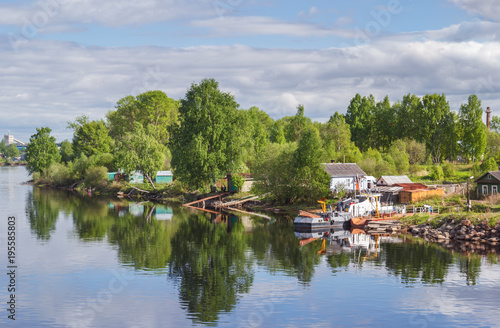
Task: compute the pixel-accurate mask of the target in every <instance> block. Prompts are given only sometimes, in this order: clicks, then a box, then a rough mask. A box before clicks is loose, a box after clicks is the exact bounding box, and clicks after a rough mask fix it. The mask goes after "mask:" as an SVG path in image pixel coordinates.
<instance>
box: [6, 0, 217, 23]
mask: <svg viewBox="0 0 500 328" xmlns="http://www.w3.org/2000/svg"><path fill="white" fill-rule="evenodd" d="M0 10H1V11H2V15H1V16H0V24H5V25H18V26H23V25H27V24H32V25H34V26H36V27H41V26H46V25H47V24H52V23H60V22H71V23H83V24H91V23H97V24H100V25H104V26H125V25H142V24H149V23H154V22H165V21H172V20H180V19H186V18H193V17H206V16H217V14H218V13H217V10H216V8H215V6H214V2H213V1H210V0H197V1H181V0H143V1H132V0H122V1H114V0H71V1H68V0H41V1H37V2H35V1H33V2H31V4H29V5H24V6H22V5H18V6H13V5H1V6H0Z"/></svg>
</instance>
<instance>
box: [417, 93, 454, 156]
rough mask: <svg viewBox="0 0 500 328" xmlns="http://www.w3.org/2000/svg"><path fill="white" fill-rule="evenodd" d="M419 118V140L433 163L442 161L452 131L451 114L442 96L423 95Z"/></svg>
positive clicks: (448, 105)
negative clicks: (423, 142) (423, 143)
mask: <svg viewBox="0 0 500 328" xmlns="http://www.w3.org/2000/svg"><path fill="white" fill-rule="evenodd" d="M422 104H423V107H422V113H421V115H420V118H419V126H418V128H419V131H420V140H422V141H424V140H425V143H426V147H427V151H428V152H429V153H430V155H431V157H432V161H433V162H434V163H439V162H441V161H442V159H443V157H444V156H445V153H446V147H447V144H448V138H447V135H449V134H450V133H451V132H452V131H450V130H453V123H454V122H453V114H452V112H451V110H450V104H449V103H448V101H447V100H446V96H445V95H444V94H441V95H437V94H433V95H425V96H424V97H423V98H422Z"/></svg>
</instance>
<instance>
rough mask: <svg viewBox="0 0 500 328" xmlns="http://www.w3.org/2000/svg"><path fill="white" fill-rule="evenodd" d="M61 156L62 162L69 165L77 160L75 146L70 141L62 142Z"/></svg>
mask: <svg viewBox="0 0 500 328" xmlns="http://www.w3.org/2000/svg"><path fill="white" fill-rule="evenodd" d="M59 153H60V154H61V161H63V162H64V163H68V162H70V161H72V160H73V159H74V158H75V152H74V151H73V145H72V144H71V142H70V141H68V140H64V141H63V142H61V149H60V150H59Z"/></svg>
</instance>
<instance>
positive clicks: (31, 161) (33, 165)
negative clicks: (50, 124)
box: [25, 127, 61, 173]
mask: <svg viewBox="0 0 500 328" xmlns="http://www.w3.org/2000/svg"><path fill="white" fill-rule="evenodd" d="M36 131H37V133H36V134H34V135H32V136H31V138H30V141H29V143H28V146H27V147H26V157H25V158H26V162H27V165H26V168H27V169H28V171H29V172H30V173H33V172H39V173H42V172H43V170H44V169H46V168H48V167H49V166H50V164H52V163H59V162H60V160H61V155H60V154H59V150H58V149H57V145H56V138H54V137H52V136H50V132H51V131H52V130H51V129H49V128H47V127H44V128H37V129H36Z"/></svg>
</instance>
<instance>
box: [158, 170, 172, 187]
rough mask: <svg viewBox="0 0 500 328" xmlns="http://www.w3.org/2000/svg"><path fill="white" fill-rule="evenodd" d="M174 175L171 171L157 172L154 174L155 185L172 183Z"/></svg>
mask: <svg viewBox="0 0 500 328" xmlns="http://www.w3.org/2000/svg"><path fill="white" fill-rule="evenodd" d="M173 178H174V175H173V174H172V171H158V172H156V179H155V183H157V184H166V183H172V181H173Z"/></svg>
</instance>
